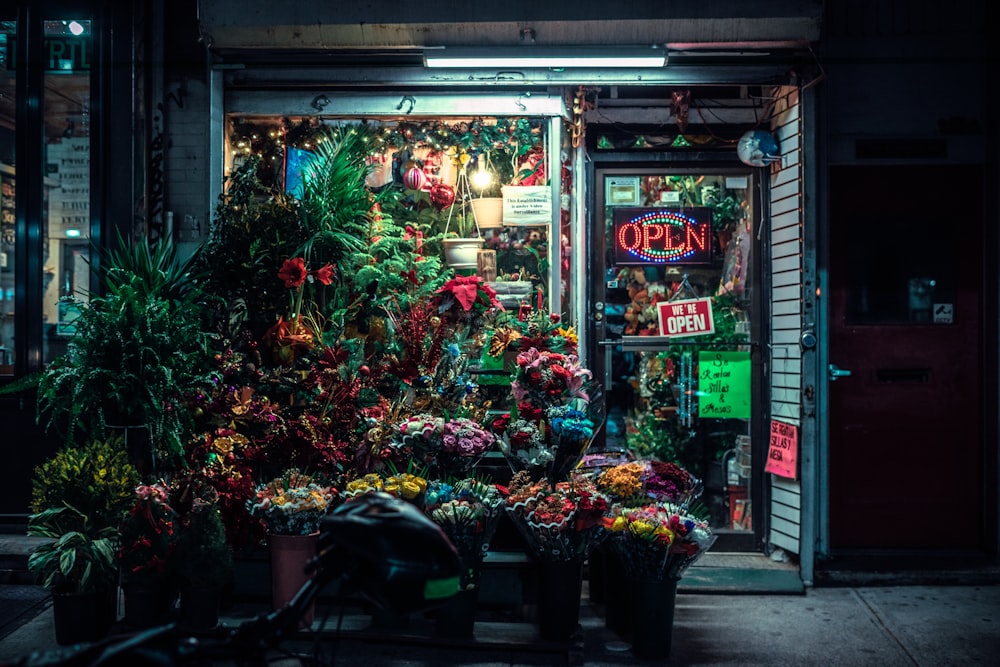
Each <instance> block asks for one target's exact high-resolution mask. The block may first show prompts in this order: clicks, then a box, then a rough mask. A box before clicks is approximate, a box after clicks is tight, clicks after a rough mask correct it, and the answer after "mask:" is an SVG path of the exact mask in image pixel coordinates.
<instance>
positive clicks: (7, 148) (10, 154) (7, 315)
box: [0, 21, 17, 375]
mask: <svg viewBox="0 0 1000 667" xmlns="http://www.w3.org/2000/svg"><path fill="white" fill-rule="evenodd" d="M16 29H17V25H16V23H15V22H14V21H3V22H2V23H0V375H12V374H13V373H14V345H15V342H16V341H15V339H14V322H15V318H16V316H17V313H16V312H15V310H14V289H15V287H14V268H15V266H14V262H15V252H14V251H15V243H16V241H17V238H16V231H15V223H16V217H15V210H14V207H15V202H16V199H15V197H16V196H17V169H16V167H15V165H16V164H17V160H16V159H15V156H14V130H15V121H16V111H15V110H16V108H17V104H16V102H17V85H16V84H17V73H16V71H15V70H14V68H13V64H12V61H13V58H14V53H13V49H14V44H15V43H16V40H17V35H16Z"/></svg>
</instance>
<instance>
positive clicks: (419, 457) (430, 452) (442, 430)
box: [393, 413, 496, 479]
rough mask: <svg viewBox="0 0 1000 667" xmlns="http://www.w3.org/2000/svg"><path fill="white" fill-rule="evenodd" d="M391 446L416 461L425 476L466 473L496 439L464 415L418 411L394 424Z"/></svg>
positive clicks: (436, 476)
mask: <svg viewBox="0 0 1000 667" xmlns="http://www.w3.org/2000/svg"><path fill="white" fill-rule="evenodd" d="M396 431H397V433H396V437H395V438H394V441H393V442H394V446H395V447H397V448H399V449H401V450H404V451H405V453H406V454H407V456H408V457H409V459H410V461H412V462H414V463H416V464H418V465H420V466H421V467H422V469H423V470H424V471H426V476H427V477H429V478H439V479H447V478H464V477H468V476H469V475H470V474H471V473H472V471H473V469H474V468H475V467H476V464H477V463H478V462H479V460H480V459H481V458H482V457H483V455H484V454H485V453H486V452H487V451H489V450H490V449H491V448H492V447H493V445H494V444H495V443H496V436H495V435H494V434H493V433H492V432H490V431H488V430H486V429H484V428H483V427H482V426H481V425H480V424H479V423H477V422H475V421H473V420H472V419H469V418H466V417H451V418H447V417H441V416H436V415H432V414H429V413H421V414H416V415H412V416H410V417H407V418H406V419H404V420H403V421H402V422H400V423H399V424H398V426H397V428H396Z"/></svg>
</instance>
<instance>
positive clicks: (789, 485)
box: [771, 476, 802, 506]
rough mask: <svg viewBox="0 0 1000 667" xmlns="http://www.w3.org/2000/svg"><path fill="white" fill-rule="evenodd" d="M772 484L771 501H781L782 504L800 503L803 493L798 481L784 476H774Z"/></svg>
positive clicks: (793, 504)
mask: <svg viewBox="0 0 1000 667" xmlns="http://www.w3.org/2000/svg"><path fill="white" fill-rule="evenodd" d="M772 482H773V483H772V484H771V502H772V503H781V504H782V505H792V506H795V505H798V504H799V502H800V500H801V497H802V493H801V491H802V490H801V489H800V488H799V485H798V483H797V482H796V481H795V480H791V479H785V478H784V477H777V476H775V477H773V478H772Z"/></svg>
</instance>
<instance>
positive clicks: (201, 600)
mask: <svg viewBox="0 0 1000 667" xmlns="http://www.w3.org/2000/svg"><path fill="white" fill-rule="evenodd" d="M221 600H222V589H221V588H219V587H218V586H199V585H196V584H190V583H185V584H182V585H181V625H182V626H183V627H184V628H186V629H188V630H211V629H212V628H214V627H216V626H217V625H218V624H219V603H220V601H221Z"/></svg>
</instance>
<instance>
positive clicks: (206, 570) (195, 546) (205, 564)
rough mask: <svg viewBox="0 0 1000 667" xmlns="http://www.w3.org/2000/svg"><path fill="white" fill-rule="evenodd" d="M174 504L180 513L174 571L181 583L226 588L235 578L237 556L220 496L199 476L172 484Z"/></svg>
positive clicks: (171, 502)
mask: <svg viewBox="0 0 1000 667" xmlns="http://www.w3.org/2000/svg"><path fill="white" fill-rule="evenodd" d="M170 505H171V507H172V508H173V509H174V511H175V512H176V513H177V516H178V520H177V522H176V524H175V528H176V530H175V531H174V544H173V553H172V554H171V557H170V563H171V571H172V572H173V574H174V575H175V576H176V578H177V580H178V582H180V583H183V582H187V583H190V584H194V585H195V586H199V587H202V586H217V587H220V588H221V587H224V586H227V585H229V584H230V583H231V581H232V578H233V556H232V552H231V550H230V547H229V544H228V543H227V542H226V527H225V525H224V524H223V522H222V515H221V514H220V511H219V493H218V491H216V489H215V488H214V487H213V486H212V485H211V484H209V483H207V482H206V481H205V480H204V479H202V478H200V477H199V476H198V475H197V474H193V473H192V474H187V475H184V476H182V477H179V478H177V479H175V480H174V481H173V482H171V485H170Z"/></svg>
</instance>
